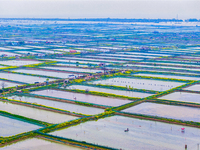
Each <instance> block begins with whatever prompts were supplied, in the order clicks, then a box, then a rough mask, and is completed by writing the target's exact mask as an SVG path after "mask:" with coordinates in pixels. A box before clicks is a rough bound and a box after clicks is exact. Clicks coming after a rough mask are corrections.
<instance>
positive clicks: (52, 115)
mask: <svg viewBox="0 0 200 150" xmlns="http://www.w3.org/2000/svg"><path fill="white" fill-rule="evenodd" d="M0 110H2V111H6V112H9V113H12V114H16V115H20V116H24V117H27V118H31V119H36V120H40V121H44V122H48V123H62V122H65V121H69V120H73V119H77V117H75V116H70V115H65V114H60V113H56V112H52V111H47V110H42V109H37V108H32V107H26V106H22V105H17V104H12V103H4V102H0Z"/></svg>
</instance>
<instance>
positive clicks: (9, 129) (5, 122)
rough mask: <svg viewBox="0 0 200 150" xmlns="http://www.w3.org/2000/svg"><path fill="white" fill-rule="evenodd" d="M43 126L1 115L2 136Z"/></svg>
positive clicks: (0, 130)
mask: <svg viewBox="0 0 200 150" xmlns="http://www.w3.org/2000/svg"><path fill="white" fill-rule="evenodd" d="M39 128H41V127H40V126H37V125H34V124H30V123H27V122H23V121H19V120H16V119H11V118H8V117H4V116H0V136H3V137H6V136H12V135H16V134H19V133H23V132H28V131H32V130H36V129H39Z"/></svg>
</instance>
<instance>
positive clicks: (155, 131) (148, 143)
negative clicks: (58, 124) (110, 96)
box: [49, 116, 200, 150]
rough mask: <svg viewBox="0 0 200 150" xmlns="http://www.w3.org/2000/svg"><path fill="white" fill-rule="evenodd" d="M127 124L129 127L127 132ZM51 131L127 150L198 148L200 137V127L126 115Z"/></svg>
mask: <svg viewBox="0 0 200 150" xmlns="http://www.w3.org/2000/svg"><path fill="white" fill-rule="evenodd" d="M127 128H128V129H129V131H128V132H124V130H126V129H127ZM181 128H185V132H181ZM49 134H52V135H56V136H60V137H66V138H71V139H75V140H80V141H86V142H89V143H93V144H94V143H95V144H99V145H104V146H109V147H113V148H117V149H120V148H121V149H126V150H134V149H135V150H178V149H180V150H181V149H184V148H185V144H187V146H188V150H189V149H196V148H197V146H198V145H197V144H198V143H199V140H200V136H199V135H200V129H198V128H192V127H185V126H180V125H173V124H167V123H161V122H155V121H147V120H140V119H134V118H128V117H123V116H112V117H108V118H104V119H99V120H97V121H88V122H85V123H82V124H79V125H77V126H73V127H70V128H67V129H62V130H59V131H54V132H52V133H49ZM119 141H120V142H119Z"/></svg>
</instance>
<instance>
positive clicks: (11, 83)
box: [0, 80, 21, 89]
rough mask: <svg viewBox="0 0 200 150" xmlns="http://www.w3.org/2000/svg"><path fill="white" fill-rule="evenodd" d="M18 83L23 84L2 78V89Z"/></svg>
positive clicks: (0, 83)
mask: <svg viewBox="0 0 200 150" xmlns="http://www.w3.org/2000/svg"><path fill="white" fill-rule="evenodd" d="M17 85H21V84H18V83H14V82H8V81H3V80H0V89H2V88H3V87H4V88H7V87H13V86H17Z"/></svg>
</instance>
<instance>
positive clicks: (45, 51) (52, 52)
mask: <svg viewBox="0 0 200 150" xmlns="http://www.w3.org/2000/svg"><path fill="white" fill-rule="evenodd" d="M34 51H35V52H40V53H47V54H55V53H62V52H59V51H51V50H34Z"/></svg>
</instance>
